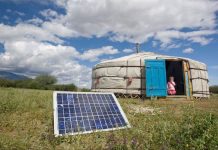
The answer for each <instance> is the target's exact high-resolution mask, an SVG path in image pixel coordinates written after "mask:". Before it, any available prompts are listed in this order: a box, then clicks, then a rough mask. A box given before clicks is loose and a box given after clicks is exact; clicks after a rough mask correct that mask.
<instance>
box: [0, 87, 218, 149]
mask: <svg viewBox="0 0 218 150" xmlns="http://www.w3.org/2000/svg"><path fill="white" fill-rule="evenodd" d="M119 102H120V103H121V105H122V108H123V109H124V112H125V113H126V115H127V118H128V120H129V122H130V124H131V126H132V128H129V129H124V130H117V131H112V132H98V133H92V134H84V135H77V136H68V137H58V138H55V137H54V135H53V108H52V107H53V104H52V91H43V90H28V89H13V88H0V149H37V150H39V149H43V150H45V149H60V150H62V149H218V111H217V110H218V96H217V95H214V96H213V97H211V99H209V100H196V101H190V100H179V101H175V100H157V101H150V100H146V101H141V100H137V99H119ZM130 106H135V107H138V106H140V107H151V108H157V109H155V110H157V112H156V113H155V115H151V114H150V113H136V112H134V111H133V110H132V108H131V107H130Z"/></svg>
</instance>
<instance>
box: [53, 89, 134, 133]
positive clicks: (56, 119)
mask: <svg viewBox="0 0 218 150" xmlns="http://www.w3.org/2000/svg"><path fill="white" fill-rule="evenodd" d="M59 93H60V94H99V95H103V94H110V95H112V97H113V99H114V101H115V103H116V105H117V107H118V108H119V111H120V113H121V115H122V117H123V119H124V121H125V123H126V126H122V127H115V128H114V127H113V128H106V129H96V130H90V131H79V132H74V133H72V132H71V133H65V134H60V133H59V125H58V101H57V94H59ZM53 115H54V135H55V136H56V137H57V136H63V135H78V134H87V133H93V132H102V131H112V130H119V129H126V128H130V127H131V125H130V123H129V121H128V119H127V117H126V115H125V113H124V111H123V109H122V107H121V106H120V104H119V102H118V100H117V98H116V96H115V95H114V93H108V92H107V93H105V92H104V93H99V92H71V91H54V92H53Z"/></svg>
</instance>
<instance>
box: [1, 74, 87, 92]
mask: <svg viewBox="0 0 218 150" xmlns="http://www.w3.org/2000/svg"><path fill="white" fill-rule="evenodd" d="M0 87H13V88H27V89H41V90H58V91H77V90H80V91H89V89H78V87H77V86H76V85H75V84H73V83H72V84H57V79H56V78H55V77H54V76H51V75H39V76H37V77H36V78H35V79H24V80H9V79H4V78H0Z"/></svg>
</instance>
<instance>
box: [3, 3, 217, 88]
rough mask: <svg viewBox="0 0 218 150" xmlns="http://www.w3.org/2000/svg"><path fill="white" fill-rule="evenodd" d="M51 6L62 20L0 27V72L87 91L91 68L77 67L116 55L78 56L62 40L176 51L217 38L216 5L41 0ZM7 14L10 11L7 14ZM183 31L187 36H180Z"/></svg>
mask: <svg viewBox="0 0 218 150" xmlns="http://www.w3.org/2000/svg"><path fill="white" fill-rule="evenodd" d="M0 1H1V0H0ZM11 1H13V2H17V3H21V2H23V3H24V2H34V1H33V0H26V1H24V0H21V1H18V0H11ZM35 2H36V1H35ZM50 2H55V3H56V4H57V5H58V6H60V7H62V8H64V9H65V11H66V12H65V13H66V14H58V13H57V12H56V11H54V10H51V9H47V10H44V11H42V12H40V13H41V14H42V15H43V16H44V17H45V18H46V20H47V21H44V20H42V19H39V18H35V17H34V18H32V19H30V20H26V21H25V22H23V21H22V19H20V20H19V19H18V22H17V23H18V24H17V25H15V26H9V25H4V24H0V33H1V34H0V43H2V44H4V48H5V52H4V53H1V54H0V68H1V69H9V70H13V71H17V72H20V73H22V72H25V73H27V74H28V75H36V74H39V73H41V72H47V73H51V74H53V75H55V76H57V77H58V79H59V81H60V82H62V83H69V82H80V84H81V85H83V86H89V85H90V77H91V68H88V67H86V66H83V65H80V64H79V62H78V61H79V60H88V61H98V60H101V59H107V58H108V55H114V54H117V53H119V51H118V50H117V49H115V48H113V47H112V46H105V47H102V48H97V49H89V50H86V51H84V52H83V53H80V52H78V51H77V50H76V49H75V48H74V47H70V46H64V41H63V40H62V38H75V37H80V36H82V37H93V36H95V37H107V38H109V39H111V40H115V41H121V42H122V41H128V42H132V43H136V42H139V43H143V42H146V41H147V40H148V39H149V38H154V41H156V42H154V43H153V44H154V46H157V45H158V44H160V47H161V48H176V47H179V46H180V44H179V43H174V39H176V40H177V39H182V40H186V41H189V42H194V43H200V44H201V45H206V44H208V43H209V42H210V41H211V40H212V39H211V37H209V36H211V35H214V34H217V31H216V29H215V27H216V25H217V24H216V15H215V12H216V11H217V10H218V2H217V1H210V0H182V1H181V0H173V1H172V0H152V1H151V0H129V1H126V0H82V1H79V0H55V1H52V0H46V1H43V2H42V3H45V4H46V3H50ZM39 3H41V1H40V2H39ZM10 12H12V10H8V13H10ZM21 15H22V14H21ZM184 28H188V29H190V31H186V32H184V31H183V29H184ZM50 43H52V44H50ZM186 51H187V50H186ZM189 51H190V50H189ZM123 52H130V50H123ZM104 55H107V57H105V56H104ZM102 56H104V57H103V58H102Z"/></svg>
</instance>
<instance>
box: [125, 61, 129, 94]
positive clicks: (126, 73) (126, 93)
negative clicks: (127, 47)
mask: <svg viewBox="0 0 218 150" xmlns="http://www.w3.org/2000/svg"><path fill="white" fill-rule="evenodd" d="M128 65H129V62H128V59H127V64H126V79H125V80H126V94H128V90H127V87H128Z"/></svg>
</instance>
